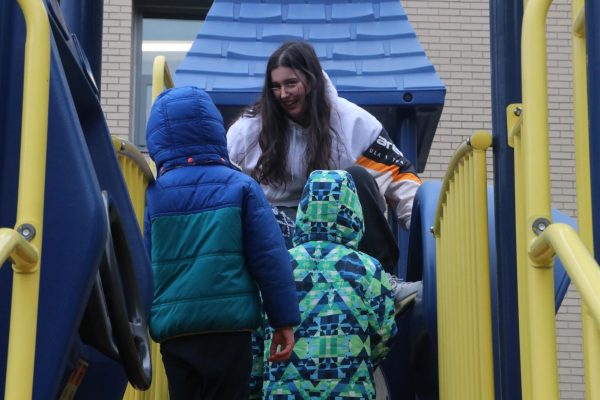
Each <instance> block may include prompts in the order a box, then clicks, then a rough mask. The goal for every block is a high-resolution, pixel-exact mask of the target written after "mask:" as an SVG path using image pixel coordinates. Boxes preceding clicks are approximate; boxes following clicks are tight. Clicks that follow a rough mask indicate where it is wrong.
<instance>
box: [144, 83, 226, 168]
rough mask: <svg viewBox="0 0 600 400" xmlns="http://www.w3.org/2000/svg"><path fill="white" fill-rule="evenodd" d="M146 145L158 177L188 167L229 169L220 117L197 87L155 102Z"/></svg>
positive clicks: (173, 92) (167, 93)
mask: <svg viewBox="0 0 600 400" xmlns="http://www.w3.org/2000/svg"><path fill="white" fill-rule="evenodd" d="M146 143H147V144H148V151H149V153H150V157H151V158H152V160H154V163H155V164H156V170H157V171H158V174H159V175H162V174H163V173H164V172H165V171H168V170H170V169H173V168H178V167H183V166H187V165H199V164H224V165H228V166H229V165H230V162H229V157H228V155H227V140H226V138H225V127H224V124H223V117H222V116H221V113H220V112H219V110H218V109H217V107H216V106H215V104H214V103H213V101H212V99H211V98H210V96H209V95H208V94H207V93H206V92H205V91H203V90H201V89H199V88H197V87H193V86H184V87H176V88H172V89H169V90H166V91H164V92H163V93H161V94H160V95H159V96H158V97H157V98H156V101H155V102H154V105H153V106H152V110H151V112H150V118H149V119H148V125H147V127H146Z"/></svg>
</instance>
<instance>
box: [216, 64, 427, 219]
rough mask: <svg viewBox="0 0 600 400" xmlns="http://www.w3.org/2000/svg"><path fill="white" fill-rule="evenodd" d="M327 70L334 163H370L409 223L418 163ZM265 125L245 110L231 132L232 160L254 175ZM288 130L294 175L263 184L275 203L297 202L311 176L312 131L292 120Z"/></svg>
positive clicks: (289, 204) (382, 189)
mask: <svg viewBox="0 0 600 400" xmlns="http://www.w3.org/2000/svg"><path fill="white" fill-rule="evenodd" d="M323 74H324V76H325V80H326V85H327V88H326V95H327V97H328V99H329V103H330V104H331V118H330V121H329V123H330V126H331V128H332V130H333V131H335V132H336V135H334V136H333V143H332V155H331V162H332V165H333V167H332V168H334V169H346V168H348V167H350V166H352V165H360V166H362V167H364V168H366V169H367V170H368V171H369V173H370V174H371V175H372V176H373V177H374V178H375V180H376V181H377V184H378V186H379V190H380V192H381V194H382V195H384V196H385V198H386V199H387V200H388V201H389V203H390V204H391V206H392V207H393V208H394V210H395V212H396V215H397V217H398V220H399V222H400V223H401V224H402V225H403V226H404V227H406V228H409V227H410V215H411V212H412V204H413V199H414V196H415V194H416V192H417V189H418V188H419V186H420V185H421V180H420V179H419V177H418V176H417V174H416V171H415V169H414V167H413V166H412V164H411V163H410V161H409V160H408V159H407V158H406V157H404V155H403V154H402V152H400V150H398V148H397V147H396V146H395V145H394V143H393V141H392V140H391V139H390V137H389V135H388V133H387V132H386V131H385V129H383V126H382V125H381V123H380V122H379V121H378V120H377V118H375V117H374V116H373V115H371V114H370V113H368V112H367V111H366V110H364V109H362V108H361V107H359V106H357V105H356V104H354V103H352V102H350V101H348V100H346V99H344V98H342V97H339V96H338V93H337V90H336V89H335V87H334V86H333V84H332V83H331V81H330V79H329V77H328V76H327V74H326V73H325V72H323ZM282 112H283V111H282ZM261 129H262V119H261V116H260V115H257V116H254V117H251V116H247V115H244V116H242V117H241V118H240V119H238V120H237V121H236V122H235V123H234V124H233V125H232V126H231V127H230V128H229V130H228V131H227V146H228V149H229V154H230V156H231V160H232V161H233V162H234V163H236V164H237V165H239V166H240V167H241V168H242V171H244V172H245V173H246V174H248V175H251V174H252V172H253V171H254V169H255V168H256V165H257V162H258V159H259V157H260V156H261V154H262V150H261V148H260V145H259V144H258V137H259V134H260V131H261ZM286 134H287V135H289V136H290V139H289V143H290V144H289V149H288V160H287V168H288V171H287V175H288V176H289V180H288V181H287V182H286V184H285V185H281V186H279V187H274V186H267V185H262V188H263V191H264V192H265V195H266V196H267V199H268V200H269V202H270V203H271V204H273V205H275V206H284V207H296V206H297V205H298V202H299V200H300V195H301V193H302V188H303V187H304V183H305V182H306V178H307V176H308V173H307V164H306V157H304V156H303V155H304V154H305V153H306V145H307V135H306V134H305V132H304V129H303V128H302V127H301V126H300V125H298V124H296V123H295V122H293V121H292V120H289V129H288V132H286ZM308 172H310V171H308Z"/></svg>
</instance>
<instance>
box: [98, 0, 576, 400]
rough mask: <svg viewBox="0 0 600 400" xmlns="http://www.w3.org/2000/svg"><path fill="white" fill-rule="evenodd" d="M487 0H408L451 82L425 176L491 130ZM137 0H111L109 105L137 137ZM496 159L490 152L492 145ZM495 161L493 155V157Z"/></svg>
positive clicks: (555, 125)
mask: <svg viewBox="0 0 600 400" xmlns="http://www.w3.org/2000/svg"><path fill="white" fill-rule="evenodd" d="M488 3H489V1H488V0H460V1H454V2H452V1H433V0H402V4H403V6H404V8H405V10H406V13H407V15H408V16H409V19H410V21H411V23H412V25H413V27H414V28H415V31H416V32H417V34H418V36H419V39H420V41H421V44H422V46H423V48H424V49H425V50H426V52H427V54H428V56H429V58H430V59H431V61H432V63H433V64H434V65H435V66H436V68H437V71H438V73H439V75H440V77H441V78H442V79H443V81H444V82H445V84H446V88H447V95H446V105H445V107H444V112H443V114H442V118H441V121H440V124H439V128H438V130H437V133H436V137H435V139H434V142H433V145H432V147H431V152H430V156H429V160H428V163H427V168H426V171H425V172H424V173H423V178H424V179H426V180H428V179H441V178H442V177H443V175H444V173H445V170H446V166H447V164H448V161H449V160H450V158H451V156H452V154H453V151H454V149H456V148H457V147H458V145H459V144H460V142H462V141H463V140H464V139H465V138H467V137H469V136H470V135H471V134H472V133H473V132H474V131H475V130H480V129H483V130H490V131H491V129H492V124H491V100H490V98H491V89H490V83H491V82H490V51H489V10H488V7H489V6H488ZM131 13H132V6H131V0H106V1H105V6H104V19H105V23H104V26H105V28H104V45H103V73H102V84H101V90H102V107H103V109H104V111H105V113H106V116H107V121H108V125H109V127H110V130H111V133H113V134H115V135H118V136H121V137H123V138H127V139H129V140H131V136H130V132H131V128H132V123H131V120H132V116H131V115H130V114H131V110H132V107H131V104H132V101H133V95H132V93H133V89H132V88H131V86H132V82H133V73H132V71H133V67H134V63H133V61H132V59H133V56H132V54H133V51H132V48H131V45H132V38H133V33H132V30H133V29H132V15H131ZM569 29H570V6H569V3H568V2H567V1H566V0H556V1H555V2H554V4H553V5H552V7H551V9H550V12H549V17H548V29H547V31H548V43H549V48H548V68H549V71H548V78H549V82H548V88H549V90H548V93H549V100H550V105H549V108H550V111H549V115H550V117H549V123H550V150H551V161H550V164H551V173H552V177H553V180H552V192H551V194H552V198H553V207H555V208H557V209H559V210H562V211H563V212H565V213H567V214H569V215H575V197H574V196H575V183H574V168H575V167H574V164H575V162H574V147H573V138H572V129H573V121H572V119H573V118H572V94H571V90H572V85H571V69H570V62H571V60H570V58H571V48H570V34H569ZM489 157H490V160H491V152H490V155H489ZM490 165H491V163H490ZM579 313H580V310H579V298H578V295H577V293H576V292H575V291H574V290H573V288H571V289H570V290H569V293H568V294H567V297H566V299H565V301H564V302H563V305H562V307H561V309H560V311H559V314H558V316H557V333H558V346H559V349H558V350H559V353H558V357H559V373H560V388H561V398H565V399H567V398H568V399H583V398H584V393H583V383H582V382H583V362H582V354H581V332H580V330H581V322H580V316H579Z"/></svg>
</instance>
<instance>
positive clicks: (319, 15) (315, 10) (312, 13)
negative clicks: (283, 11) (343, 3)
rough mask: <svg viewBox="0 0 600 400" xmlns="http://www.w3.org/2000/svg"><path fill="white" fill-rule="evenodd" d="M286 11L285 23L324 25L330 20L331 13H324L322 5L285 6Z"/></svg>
mask: <svg viewBox="0 0 600 400" xmlns="http://www.w3.org/2000/svg"><path fill="white" fill-rule="evenodd" d="M330 9H331V8H330V7H329V10H330ZM287 10H288V11H287V18H286V20H287V22H293V23H303V22H307V23H308V22H311V23H315V22H322V23H324V22H327V21H329V20H330V19H331V15H330V14H331V12H329V13H326V7H325V6H324V5H323V4H290V5H288V6H287ZM327 14H329V16H328V15H327Z"/></svg>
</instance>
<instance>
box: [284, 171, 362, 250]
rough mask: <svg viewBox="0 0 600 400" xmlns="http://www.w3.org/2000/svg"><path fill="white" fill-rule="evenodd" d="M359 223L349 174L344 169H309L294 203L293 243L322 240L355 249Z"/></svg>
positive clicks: (355, 196) (356, 198)
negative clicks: (294, 225)
mask: <svg viewBox="0 0 600 400" xmlns="http://www.w3.org/2000/svg"><path fill="white" fill-rule="evenodd" d="M363 226H364V224H363V214H362V208H361V206H360V201H359V200H358V195H357V194H356V188H355V186H354V180H353V179H352V176H350V174H349V173H348V172H346V171H337V170H335V171H323V170H317V171H313V172H312V173H311V174H310V176H309V177H308V181H307V182H306V185H305V186H304V191H303V192H302V197H301V199H300V205H299V206H298V214H297V216H296V230H295V232H294V239H293V240H294V246H298V245H299V244H302V243H306V242H310V241H315V240H325V241H329V242H335V243H339V244H343V245H345V246H348V247H352V248H354V249H357V248H358V242H359V241H360V239H361V238H362V236H363V231H364V228H363Z"/></svg>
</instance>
